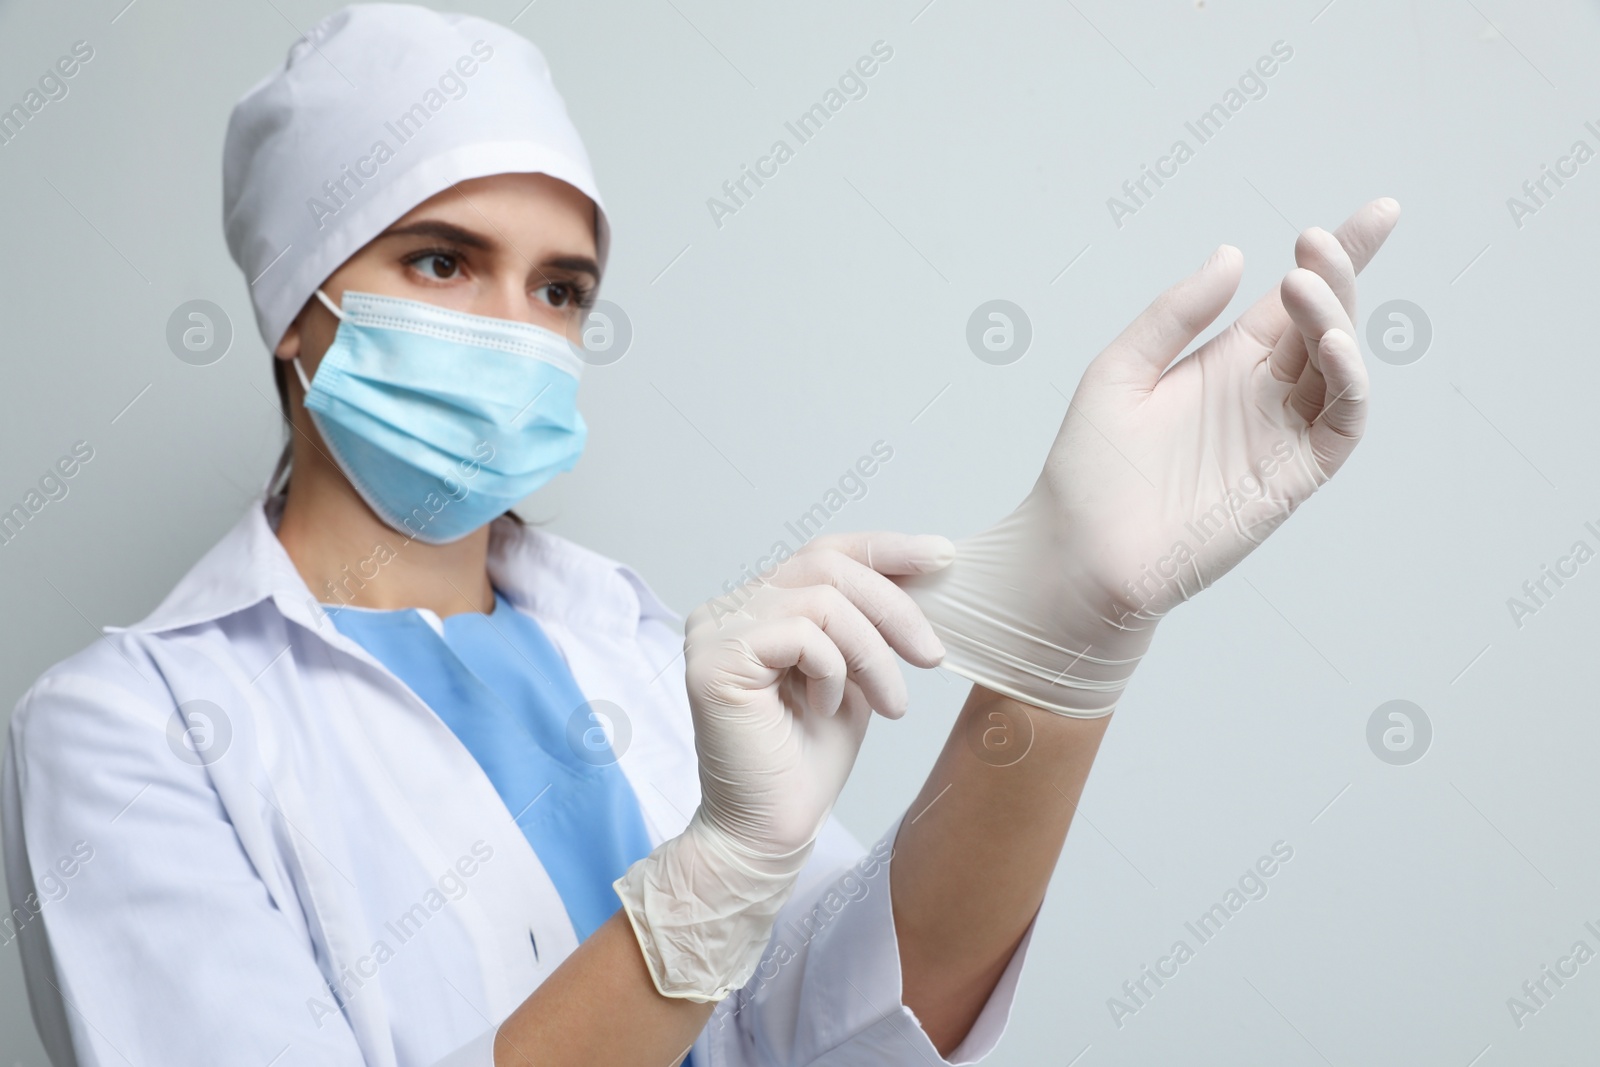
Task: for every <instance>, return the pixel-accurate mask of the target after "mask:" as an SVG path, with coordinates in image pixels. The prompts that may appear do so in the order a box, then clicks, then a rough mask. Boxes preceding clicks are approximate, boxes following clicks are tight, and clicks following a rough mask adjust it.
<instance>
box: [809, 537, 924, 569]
mask: <svg viewBox="0 0 1600 1067" xmlns="http://www.w3.org/2000/svg"><path fill="white" fill-rule="evenodd" d="M823 551H833V552H840V553H843V554H844V555H846V556H849V557H850V558H851V559H853V560H855V561H856V562H858V563H861V564H863V565H864V566H867V567H871V568H872V569H873V570H875V571H877V572H878V573H879V574H928V573H931V572H933V571H937V570H942V569H944V568H945V567H948V566H950V564H951V563H952V562H954V560H955V558H956V546H955V545H954V544H952V543H951V541H950V539H949V538H948V537H942V536H940V535H939V534H904V533H894V532H892V531H885V530H867V531H863V532H860V533H843V534H828V535H827V536H825V537H818V538H816V539H814V540H812V541H811V542H809V543H808V544H807V545H806V546H805V547H804V548H802V549H801V550H800V551H799V552H798V553H796V558H799V557H800V556H803V555H806V554H807V553H811V552H823Z"/></svg>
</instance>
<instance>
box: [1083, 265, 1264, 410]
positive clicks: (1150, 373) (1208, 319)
mask: <svg viewBox="0 0 1600 1067" xmlns="http://www.w3.org/2000/svg"><path fill="white" fill-rule="evenodd" d="M1243 270H1244V255H1243V254H1242V253H1241V252H1240V251H1239V250H1238V249H1237V248H1235V247H1233V246H1232V245H1221V246H1219V247H1218V248H1217V250H1216V251H1215V252H1213V253H1211V258H1210V259H1208V260H1206V261H1205V262H1204V263H1203V264H1201V265H1200V269H1199V270H1197V271H1195V272H1194V273H1193V274H1191V275H1189V276H1188V277H1187V278H1185V279H1183V280H1182V281H1181V282H1179V283H1177V284H1176V285H1174V286H1172V287H1171V288H1170V289H1168V290H1167V291H1166V292H1164V293H1162V294H1161V295H1160V296H1158V297H1156V298H1155V300H1154V301H1153V302H1152V303H1151V304H1150V306H1149V307H1147V308H1145V310H1144V311H1143V312H1142V313H1141V314H1140V315H1139V317H1138V318H1136V319H1134V320H1133V322H1132V323H1130V324H1129V325H1128V328H1127V329H1125V330H1123V331H1122V333H1121V334H1119V335H1118V336H1117V339H1116V340H1115V341H1112V342H1111V344H1110V345H1109V346H1107V347H1106V350H1105V351H1104V352H1102V353H1100V355H1099V356H1097V357H1096V358H1095V361H1094V365H1098V366H1100V367H1101V368H1102V369H1109V370H1113V371H1114V372H1116V374H1117V376H1118V377H1119V378H1120V379H1122V380H1125V381H1129V382H1131V383H1133V384H1135V385H1139V386H1142V387H1143V388H1145V389H1150V388H1153V387H1154V386H1155V384H1156V380H1157V379H1159V378H1160V377H1161V374H1162V372H1163V371H1165V370H1166V369H1167V366H1168V365H1169V364H1171V363H1172V361H1173V360H1174V359H1177V358H1178V354H1179V353H1181V352H1182V351H1183V350H1184V349H1185V348H1186V347H1188V345H1189V343H1190V342H1191V341H1193V340H1194V339H1195V338H1196V337H1198V336H1199V335H1200V331H1201V330H1203V329H1205V328H1206V327H1207V326H1209V325H1211V323H1212V322H1213V321H1215V319H1216V317H1217V316H1218V315H1220V314H1222V309H1223V308H1225V307H1227V306H1228V301H1230V300H1232V299H1233V294H1234V292H1235V291H1237V290H1238V288H1239V277H1240V275H1241V273H1242V272H1243Z"/></svg>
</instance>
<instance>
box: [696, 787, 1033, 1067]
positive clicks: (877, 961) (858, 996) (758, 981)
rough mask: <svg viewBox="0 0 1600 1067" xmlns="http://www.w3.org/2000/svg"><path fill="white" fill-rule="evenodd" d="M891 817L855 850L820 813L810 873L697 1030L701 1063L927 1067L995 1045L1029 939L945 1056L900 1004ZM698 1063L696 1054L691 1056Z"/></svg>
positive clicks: (975, 1055) (978, 1056) (974, 1056)
mask: <svg viewBox="0 0 1600 1067" xmlns="http://www.w3.org/2000/svg"><path fill="white" fill-rule="evenodd" d="M899 829H900V820H898V819H897V820H896V821H895V823H894V825H893V826H890V827H889V829H888V831H887V832H886V833H885V834H884V835H883V836H882V837H881V838H879V839H878V841H877V842H876V843H875V844H874V845H873V846H872V847H871V848H870V849H867V850H865V853H864V854H863V850H862V849H861V846H860V845H859V844H857V843H856V842H855V840H854V839H853V838H851V837H850V835H849V834H848V832H846V831H845V830H844V828H843V827H842V826H840V825H839V824H838V822H837V821H836V820H832V819H830V820H829V822H828V825H827V826H826V827H825V828H824V831H823V834H822V836H821V837H820V838H819V840H818V843H817V849H816V852H815V853H814V854H813V857H812V867H808V869H807V870H808V873H810V872H812V870H813V868H815V872H816V873H815V874H814V875H813V876H812V877H811V878H809V879H806V880H804V881H803V883H802V884H801V885H800V886H798V887H797V889H796V892H795V895H794V897H793V898H792V899H791V900H790V902H789V904H788V905H787V906H786V907H785V908H784V910H783V912H782V913H781V914H780V915H779V917H778V922H777V925H776V927H775V929H774V931H773V936H772V942H771V944H770V945H768V947H767V951H766V954H765V955H764V956H763V958H762V961H761V964H760V966H758V967H757V968H756V973H755V974H754V975H753V976H752V977H751V980H750V982H749V983H747V984H746V985H745V987H744V988H743V989H741V990H739V991H738V992H737V993H735V994H734V995H733V996H731V997H729V998H728V999H727V1000H725V1001H723V1003H722V1004H720V1005H719V1006H718V1008H717V1010H716V1012H715V1013H714V1014H713V1015H712V1018H711V1021H710V1024H709V1025H708V1027H707V1033H706V1039H707V1046H706V1047H708V1049H709V1050H710V1052H711V1058H710V1063H711V1067H735V1065H737V1067H802V1065H803V1067H867V1065H872V1067H884V1065H888V1067H902V1065H903V1067H930V1065H935V1064H968V1063H976V1062H978V1061H980V1060H982V1059H983V1058H984V1057H985V1056H987V1055H988V1054H989V1053H990V1052H991V1051H992V1050H993V1049H994V1047H995V1045H996V1044H997V1043H998V1042H999V1040H1000V1035H1001V1034H1002V1033H1003V1032H1004V1031H1005V1026H1006V1022H1007V1020H1008V1018H1009V1017H1010V1014H1011V1004H1012V1001H1013V999H1014V998H1015V995H1016V988H1017V980H1018V977H1019V975H1020V973H1021V970H1022V964H1023V959H1024V957H1025V956H1026V955H1027V951H1028V944H1029V942H1030V941H1031V940H1032V938H1033V923H1029V925H1028V929H1027V931H1026V932H1025V933H1024V934H1023V937H1022V941H1021V943H1020V944H1019V945H1018V946H1017V950H1016V951H1015V952H1014V953H1013V954H1012V957H1011V961H1010V963H1009V964H1008V965H1007V966H1006V969H1005V971H1004V973H1003V974H1002V975H1001V977H1000V981H999V982H998V983H997V984H996V986H995V989H994V992H993V993H991V994H990V996H989V1000H988V1003H987V1004H985V1005H984V1008H983V1010H982V1012H981V1013H980V1014H979V1016H978V1019H977V1021H976V1022H975V1023H974V1024H973V1026H972V1029H971V1030H970V1031H968V1033H967V1036H966V1037H965V1038H964V1039H963V1040H962V1042H961V1044H960V1045H959V1046H957V1047H956V1048H955V1049H954V1050H952V1052H951V1054H950V1056H949V1058H948V1059H946V1058H944V1057H941V1056H940V1055H939V1053H938V1050H937V1049H935V1048H934V1046H933V1042H932V1041H930V1040H929V1039H928V1035H927V1034H926V1033H925V1032H924V1031H923V1029H922V1024H921V1023H920V1022H919V1021H918V1020H917V1017H916V1015H915V1014H913V1013H912V1011H911V1010H910V1009H909V1008H907V1007H906V1006H905V1005H904V1004H903V1003H902V1002H901V984H900V946H899V941H898V939H897V938H896V935H895V929H894V916H893V912H892V910H891V908H890V900H889V858H890V855H891V853H892V850H893V845H894V840H895V835H896V834H897V833H898V832H899ZM697 1062H698V1061H697Z"/></svg>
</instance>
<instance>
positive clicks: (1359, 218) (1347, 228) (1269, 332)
mask: <svg viewBox="0 0 1600 1067" xmlns="http://www.w3.org/2000/svg"><path fill="white" fill-rule="evenodd" d="M1399 221H1400V203H1399V201H1397V200H1395V199H1393V198H1392V197H1387V196H1384V197H1379V198H1378V199H1377V200H1373V201H1370V202H1369V203H1366V204H1363V205H1361V207H1359V208H1357V209H1356V210H1355V211H1354V212H1352V213H1351V215H1350V217H1349V218H1347V219H1345V220H1344V221H1343V222H1341V223H1340V224H1339V226H1338V227H1337V228H1336V229H1335V230H1334V231H1333V236H1334V237H1335V238H1337V239H1338V241H1339V244H1340V245H1341V246H1342V247H1343V248H1344V250H1345V254H1346V255H1347V256H1349V257H1350V265H1351V266H1352V267H1353V268H1354V269H1355V272H1356V273H1357V274H1360V273H1361V272H1362V270H1364V269H1365V268H1366V266H1367V264H1368V263H1370V262H1371V261H1372V257H1373V256H1375V255H1377V254H1378V249H1380V248H1382V247H1383V242H1384V241H1386V240H1387V239H1388V237H1389V234H1390V233H1391V232H1392V231H1393V230H1394V227H1395V224H1396V223H1397V222H1399ZM1351 317H1352V318H1354V315H1352V316H1351ZM1235 326H1236V327H1237V328H1238V329H1239V330H1240V331H1241V332H1242V333H1244V334H1245V335H1247V336H1249V337H1253V338H1255V339H1256V340H1257V341H1259V342H1261V344H1262V346H1263V347H1264V348H1267V349H1270V348H1272V347H1273V346H1274V345H1276V344H1277V342H1278V340H1279V339H1280V338H1281V337H1282V336H1283V333H1284V331H1285V330H1287V329H1288V328H1289V313H1288V312H1287V311H1285V310H1284V307H1283V301H1282V300H1280V299H1279V298H1278V289H1277V286H1274V287H1273V288H1272V289H1271V290H1269V291H1268V292H1266V293H1264V294H1263V295H1262V296H1261V298H1260V299H1259V300H1257V301H1256V302H1255V303H1254V304H1252V305H1251V306H1250V308H1249V310H1247V311H1246V312H1245V313H1244V314H1243V315H1240V316H1239V318H1238V319H1237V320H1236V322H1235ZM1279 380H1280V381H1289V380H1290V379H1286V378H1280V379H1279Z"/></svg>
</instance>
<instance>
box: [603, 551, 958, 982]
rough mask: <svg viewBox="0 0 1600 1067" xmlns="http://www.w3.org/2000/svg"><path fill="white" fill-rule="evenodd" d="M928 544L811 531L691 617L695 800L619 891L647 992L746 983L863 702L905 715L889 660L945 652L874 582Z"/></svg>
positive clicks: (913, 611)
mask: <svg viewBox="0 0 1600 1067" xmlns="http://www.w3.org/2000/svg"><path fill="white" fill-rule="evenodd" d="M954 556H955V549H954V546H952V545H951V543H950V542H949V541H948V540H947V539H945V538H943V537H937V536H927V535H924V536H908V535H904V534H884V533H879V534H859V535H852V536H848V537H829V538H819V539H817V540H816V541H813V542H811V543H810V544H808V545H807V546H806V547H805V548H804V549H802V550H801V551H800V552H798V553H796V554H795V556H794V557H793V558H791V559H789V560H787V561H786V562H784V563H783V564H782V565H781V566H780V567H779V568H778V570H777V572H776V574H775V575H774V577H773V578H772V579H771V580H770V582H769V583H763V584H758V585H755V586H746V587H745V588H744V589H742V590H740V591H738V592H737V593H736V594H735V595H734V596H733V597H731V598H729V597H724V598H719V599H717V600H714V601H711V602H708V603H707V604H704V605H702V606H701V607H699V608H697V609H695V611H694V612H693V613H692V614H691V615H690V616H689V619H688V621H687V624H686V626H685V633H684V644H683V647H684V655H685V672H686V675H687V682H688V689H689V706H690V709H691V712H692V714H693V717H694V729H695V750H696V752H697V753H698V755H699V758H700V792H701V800H700V807H699V808H698V809H697V810H696V811H695V813H694V815H693V817H692V818H691V819H690V820H689V826H688V828H687V829H686V830H685V831H684V832H683V833H682V834H681V835H680V836H678V837H676V838H673V839H672V840H670V841H667V842H664V843H663V844H662V845H661V846H660V847H659V848H657V849H656V850H655V851H654V852H652V853H651V854H650V855H649V856H647V857H646V858H644V859H642V860H640V861H639V862H637V863H635V864H634V865H633V866H632V867H630V868H629V869H628V872H627V873H626V874H625V875H624V876H623V877H622V878H619V879H618V880H617V882H616V890H617V895H618V896H619V897H621V898H622V903H623V908H624V910H625V911H626V912H627V915H628V918H629V920H630V921H631V922H632V924H633V930H634V934H635V935H636V936H637V937H638V940H639V945H640V948H641V949H642V950H643V953H644V957H645V961H646V963H647V964H648V966H649V969H650V975H651V977H652V979H654V981H655V985H656V988H657V989H658V990H659V991H660V992H661V993H662V995H663V996H669V997H683V998H686V999H689V1000H694V1001H700V1002H709V1001H715V1000H720V999H722V998H723V997H725V996H727V995H728V994H729V993H731V992H732V991H733V990H735V989H738V988H739V987H741V986H743V985H744V984H745V983H746V982H747V981H748V980H749V978H750V975H751V974H752V973H753V972H754V971H755V968H756V965H757V964H758V963H759V962H760V960H761V954H762V952H763V950H764V949H765V948H766V945H767V942H768V941H769V940H770V938H771V935H772V924H773V922H774V921H775V920H776V919H777V914H778V910H779V909H780V908H781V907H782V906H783V904H784V903H785V902H786V901H787V900H788V898H789V894H790V892H791V890H792V889H793V887H794V881H795V878H796V877H797V876H798V875H799V873H800V869H801V868H802V867H803V866H804V865H805V862H806V859H807V858H808V857H809V856H810V854H811V848H812V845H813V844H814V842H815V841H816V836H817V833H818V832H819V831H820V830H821V829H822V824H823V823H824V822H825V821H826V820H827V818H828V815H829V813H830V812H831V811H832V810H833V804H834V801H835V800H836V799H837V798H838V796H839V791H840V790H841V789H842V788H843V787H844V782H845V779H846V778H847V777H848V776H849V774H850V768H851V767H852V766H853V765H854V763H855V758H856V752H857V751H858V750H859V749H860V746H861V739H862V736H863V735H864V734H865V732H866V729H867V721H868V719H869V718H870V717H871V714H872V711H873V709H876V710H877V711H878V712H879V713H880V714H883V715H885V716H888V717H889V718H899V717H900V716H901V715H904V714H905V711H906V702H907V694H906V684H905V679H904V678H903V677H902V676H901V674H900V669H899V665H898V664H897V663H896V662H895V657H894V653H896V652H898V653H899V654H900V655H901V656H903V657H905V659H906V660H907V661H909V662H911V663H913V664H915V665H917V666H920V667H932V666H935V665H936V664H938V662H939V661H940V659H941V658H942V657H943V655H944V649H943V648H942V647H941V645H940V644H939V640H938V638H936V637H935V636H934V633H933V630H932V628H931V627H930V626H929V625H928V622H927V620H926V619H924V618H923V616H922V612H921V611H920V610H919V609H918V608H917V606H916V604H914V603H913V602H912V600H911V598H910V597H909V596H907V595H906V594H905V593H904V592H903V591H902V590H900V589H899V588H897V587H896V586H895V585H894V583H893V582H891V581H889V579H887V578H885V577H884V575H888V574H893V575H913V574H924V573H929V572H931V571H935V570H938V569H940V568H942V567H945V566H947V565H948V564H949V562H950V560H951V559H953V558H954Z"/></svg>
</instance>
